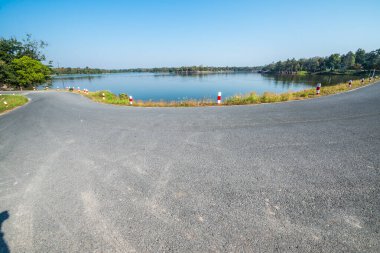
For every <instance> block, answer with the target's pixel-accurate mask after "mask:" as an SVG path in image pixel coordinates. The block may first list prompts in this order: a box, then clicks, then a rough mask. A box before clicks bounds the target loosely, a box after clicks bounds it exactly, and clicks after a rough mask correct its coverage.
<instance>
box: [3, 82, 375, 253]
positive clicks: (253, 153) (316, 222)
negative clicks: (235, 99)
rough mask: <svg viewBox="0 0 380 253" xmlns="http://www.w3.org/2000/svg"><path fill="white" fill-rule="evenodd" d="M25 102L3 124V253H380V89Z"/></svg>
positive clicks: (35, 98) (43, 97) (55, 96)
mask: <svg viewBox="0 0 380 253" xmlns="http://www.w3.org/2000/svg"><path fill="white" fill-rule="evenodd" d="M28 97H29V98H31V102H30V103H29V104H28V105H27V106H24V107H22V108H19V109H17V110H15V111H13V112H11V113H8V114H6V115H3V116H0V212H2V213H1V215H0V217H3V218H1V222H2V225H1V230H2V233H4V237H3V238H1V237H0V239H3V240H4V241H2V243H0V245H2V247H3V250H4V252H6V248H8V249H9V250H10V252H379V251H380V234H379V230H380V197H379V196H380V84H377V85H372V86H370V87H366V88H363V89H359V90H357V91H353V92H349V93H345V94H340V95H336V96H330V97H323V98H319V99H314V100H308V101H298V102H290V103H282V104H268V105H258V106H233V107H208V108H129V107H118V106H112V105H103V104H97V103H94V102H92V101H90V100H88V99H86V98H84V97H81V96H79V95H76V94H71V93H58V92H38V93H29V94H28ZM6 211H8V214H6V213H5V212H6ZM6 215H9V217H7V216H6Z"/></svg>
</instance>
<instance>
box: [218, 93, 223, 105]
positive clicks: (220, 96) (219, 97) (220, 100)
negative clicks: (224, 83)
mask: <svg viewBox="0 0 380 253" xmlns="http://www.w3.org/2000/svg"><path fill="white" fill-rule="evenodd" d="M221 103H222V92H220V91H219V92H218V105H220V104H221Z"/></svg>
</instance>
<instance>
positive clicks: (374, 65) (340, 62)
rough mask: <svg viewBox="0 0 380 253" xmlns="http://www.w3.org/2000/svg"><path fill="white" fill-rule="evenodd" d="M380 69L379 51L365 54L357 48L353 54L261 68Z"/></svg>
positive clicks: (293, 70) (281, 70) (280, 70)
mask: <svg viewBox="0 0 380 253" xmlns="http://www.w3.org/2000/svg"><path fill="white" fill-rule="evenodd" d="M373 69H380V49H377V50H374V51H370V52H366V51H365V50H364V49H361V48H359V49H358V50H357V51H356V52H355V53H354V52H352V51H350V52H348V53H347V54H331V55H330V56H327V57H318V56H317V57H312V58H306V59H305V58H302V59H299V60H296V59H294V58H293V59H287V60H286V61H278V62H274V63H271V64H269V65H266V66H264V67H263V68H262V71H264V72H277V73H296V72H299V71H306V72H309V73H316V72H326V71H329V72H334V71H335V72H342V73H344V72H348V71H362V70H373Z"/></svg>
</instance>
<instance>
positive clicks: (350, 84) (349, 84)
mask: <svg viewBox="0 0 380 253" xmlns="http://www.w3.org/2000/svg"><path fill="white" fill-rule="evenodd" d="M348 86H350V88H351V86H352V80H350V81H348Z"/></svg>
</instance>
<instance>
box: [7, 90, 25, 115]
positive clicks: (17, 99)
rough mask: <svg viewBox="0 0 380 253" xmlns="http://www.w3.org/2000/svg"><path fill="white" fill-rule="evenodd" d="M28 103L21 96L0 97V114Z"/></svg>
mask: <svg viewBox="0 0 380 253" xmlns="http://www.w3.org/2000/svg"><path fill="white" fill-rule="evenodd" d="M27 102H28V99H27V98H26V97H24V96H21V95H4V94H2V95H0V113H3V112H5V111H9V110H12V109H14V108H16V107H19V106H21V105H23V104H25V103H27Z"/></svg>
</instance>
